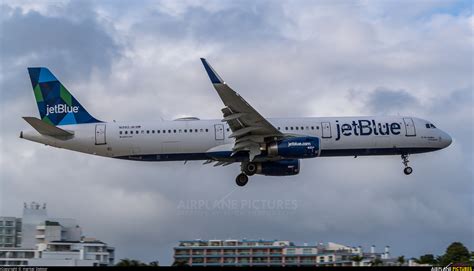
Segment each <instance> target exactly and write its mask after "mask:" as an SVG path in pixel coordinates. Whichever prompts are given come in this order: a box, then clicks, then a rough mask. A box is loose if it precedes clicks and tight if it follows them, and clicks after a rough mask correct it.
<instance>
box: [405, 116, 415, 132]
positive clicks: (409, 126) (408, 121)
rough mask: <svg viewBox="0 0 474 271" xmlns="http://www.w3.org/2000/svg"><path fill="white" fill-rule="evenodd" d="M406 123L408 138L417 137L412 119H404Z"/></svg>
mask: <svg viewBox="0 0 474 271" xmlns="http://www.w3.org/2000/svg"><path fill="white" fill-rule="evenodd" d="M403 122H404V123H405V130H406V136H416V130H415V123H414V122H413V119H412V118H403Z"/></svg>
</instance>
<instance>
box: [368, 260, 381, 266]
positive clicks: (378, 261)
mask: <svg viewBox="0 0 474 271" xmlns="http://www.w3.org/2000/svg"><path fill="white" fill-rule="evenodd" d="M382 264H383V262H382V260H381V259H379V258H374V259H373V260H372V261H370V266H379V265H382Z"/></svg>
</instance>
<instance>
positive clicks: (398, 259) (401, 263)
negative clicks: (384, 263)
mask: <svg viewBox="0 0 474 271" xmlns="http://www.w3.org/2000/svg"><path fill="white" fill-rule="evenodd" d="M397 262H398V265H400V266H401V265H403V264H404V263H405V256H403V255H402V256H400V257H398V258H397Z"/></svg>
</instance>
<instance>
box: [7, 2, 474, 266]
mask: <svg viewBox="0 0 474 271" xmlns="http://www.w3.org/2000/svg"><path fill="white" fill-rule="evenodd" d="M77 3H79V2H75V1H73V2H71V3H66V4H62V5H52V4H49V6H47V7H45V6H44V5H36V4H29V3H26V2H25V4H23V5H22V4H21V3H20V4H19V3H18V2H13V3H9V4H7V5H5V6H3V7H2V16H1V17H2V23H1V24H2V25H1V26H2V35H1V39H2V40H1V41H2V46H3V47H2V49H1V52H0V54H1V55H0V57H1V58H2V76H1V77H0V80H1V83H2V90H1V95H2V107H1V111H0V113H1V115H0V125H1V133H0V139H1V141H0V142H1V143H0V144H1V151H2V155H1V156H0V167H1V172H0V214H1V215H4V214H5V215H19V214H20V213H21V207H22V202H23V201H29V200H36V201H40V202H41V201H47V202H48V206H49V209H50V210H49V211H50V213H51V214H52V215H54V216H65V217H75V218H77V219H79V220H80V222H81V225H82V226H83V227H84V229H85V233H86V234H88V235H92V236H96V237H98V238H100V239H103V240H104V241H106V242H109V243H111V244H112V245H115V246H116V247H117V255H118V257H119V258H121V257H134V258H139V259H142V260H149V261H150V260H155V259H156V258H158V259H159V260H160V261H161V262H162V263H164V264H169V263H170V262H171V254H172V249H171V247H172V246H173V245H176V242H177V240H180V239H194V238H202V239H205V238H269V239H274V238H280V239H289V240H293V241H296V242H301V243H302V242H317V241H336V242H341V243H346V244H350V245H359V244H360V245H363V246H370V245H372V244H375V245H377V247H378V248H381V247H383V246H385V245H387V244H388V245H391V246H392V249H393V251H394V253H395V254H404V255H406V256H418V255H420V254H422V253H435V254H436V253H438V254H439V253H442V252H443V250H444V249H445V247H446V246H447V245H448V244H449V243H450V242H452V241H455V240H460V241H462V242H464V243H465V244H466V245H467V246H468V247H470V248H471V249H472V248H473V247H474V238H473V231H472V228H473V227H472V226H473V217H474V215H473V214H474V211H473V205H472V199H473V195H474V191H473V187H472V174H473V173H472V168H473V167H472V153H473V152H472V135H473V130H472V129H473V128H472V127H474V125H473V123H472V122H473V119H472V116H473V115H472V113H473V112H472V110H473V109H472V108H473V107H472V104H473V103H472V91H473V81H472V76H471V75H472V71H473V67H472V63H471V62H470V57H471V56H472V53H473V52H472V39H471V34H472V30H471V28H470V25H471V24H472V14H471V13H472V12H471V13H468V14H467V15H466V13H463V12H460V13H457V12H456V13H453V12H450V9H449V8H446V7H445V4H439V3H434V4H433V5H432V4H431V3H425V4H424V5H422V4H419V5H417V8H416V10H418V11H416V10H415V11H413V12H410V14H408V15H406V17H404V16H405V15H404V12H402V11H400V10H397V11H393V13H392V9H394V7H393V6H392V7H390V5H389V6H388V7H387V6H386V5H384V4H375V5H373V4H370V5H369V4H368V5H360V4H351V3H349V4H337V5H334V4H328V3H329V2H328V3H317V4H314V3H313V2H303V1H302V2H297V3H294V4H291V5H290V4H285V3H276V2H273V1H272V2H259V3H257V4H255V3H253V2H252V3H250V4H249V3H233V2H225V1H204V2H203V3H195V2H194V1H192V2H191V3H187V2H176V1H169V2H158V3H157V2H154V1H151V2H147V1H142V2H140V3H138V4H135V3H132V2H118V3H117V2H116V1H113V2H107V1H105V2H96V3H95V2H92V3H86V4H84V5H82V1H81V2H80V3H81V5H79V4H77ZM331 3H332V2H331ZM45 5H47V4H45ZM9 6H12V7H9ZM78 9H80V12H77V10H78ZM440 9H441V11H439V10H440ZM446 10H447V11H446ZM66 11H67V12H66ZM387 14H388V15H391V16H386V15H387ZM393 14H397V15H396V16H395V15H393ZM3 15H5V16H3ZM418 16H422V17H423V19H419V17H418ZM6 26H8V27H6ZM45 29H49V31H45ZM31 30H35V31H31ZM41 31H42V32H46V33H45V34H44V35H41ZM20 32H21V33H20ZM33 41H36V42H33ZM42 41H45V42H42ZM46 41H47V42H46ZM53 41H54V42H53ZM201 56H206V57H208V58H209V60H210V61H211V63H212V64H213V66H214V67H215V68H216V69H217V70H218V72H219V73H220V74H221V75H222V77H223V78H224V79H225V80H226V81H227V82H229V83H230V84H231V86H232V87H233V88H234V89H235V90H237V91H239V92H240V93H241V94H242V95H243V96H244V97H245V98H246V99H247V100H248V101H249V102H250V103H251V104H252V105H253V106H254V107H256V108H257V109H258V110H259V111H260V112H261V113H262V114H263V115H264V116H269V117H270V116H305V115H312V116H326V115H333V116H334V115H367V114H373V113H392V114H393V113H395V114H396V113H398V111H403V112H400V113H401V114H402V113H403V114H408V115H416V116H419V117H422V118H426V119H429V120H432V121H433V122H434V123H435V124H436V125H437V126H438V127H440V128H441V129H443V130H446V131H448V132H449V133H450V134H451V135H453V137H454V139H455V142H454V144H453V145H452V146H450V147H449V148H448V149H446V150H443V151H440V152H436V153H428V154H424V155H414V156H413V157H411V158H412V159H411V161H412V162H411V163H412V165H413V167H414V169H415V172H414V173H413V175H411V176H410V177H409V178H407V177H405V176H403V175H402V173H401V168H402V165H401V161H400V159H399V157H383V158H372V157H361V158H358V159H353V158H327V159H313V160H305V161H303V162H302V167H303V168H302V172H301V174H300V175H298V176H294V177H289V178H277V177H263V176H256V177H252V180H251V182H250V183H249V185H248V186H247V187H246V188H245V189H239V188H237V187H235V184H234V182H233V179H234V175H235V174H236V173H237V172H238V166H237V165H231V166H228V167H218V168H214V167H212V166H202V165H201V163H199V162H188V163H187V164H186V165H183V163H181V162H170V163H138V162H129V161H118V160H113V159H105V158H100V157H93V156H87V155H83V154H79V153H73V152H68V151H64V150H59V149H53V148H49V147H44V146H41V145H38V144H34V143H31V142H26V141H24V140H20V139H18V137H17V136H18V131H19V130H21V129H24V128H25V127H27V125H26V124H25V123H23V121H22V120H21V119H20V117H21V116H24V115H36V114H37V113H36V111H37V109H36V107H35V104H34V99H33V95H32V93H31V87H30V83H29V80H28V77H27V75H26V71H25V67H26V66H29V65H44V66H50V67H52V69H53V70H54V72H55V73H56V74H57V75H58V77H60V79H61V81H63V83H65V84H66V85H67V86H68V88H69V89H70V90H71V91H72V92H73V93H74V95H75V96H76V97H77V98H79V99H80V100H81V102H82V103H83V104H84V105H85V106H86V107H87V108H88V109H89V111H91V112H93V113H94V114H95V115H97V117H100V118H102V119H105V120H112V119H117V120H157V119H159V118H160V117H163V118H166V119H170V118H173V117H176V116H179V115H197V116H200V117H205V118H220V117H221V115H220V108H221V107H222V104H221V101H220V100H219V98H218V97H217V95H216V94H215V91H214V90H213V89H212V86H211V84H210V83H209V81H208V78H207V76H206V74H205V73H204V70H203V68H202V67H201V65H200V63H199V60H198V58H199V57H201ZM10 62H11V63H10ZM5 63H7V64H5ZM380 86H385V87H384V88H380ZM12 90H14V91H12ZM183 97H185V98H183ZM7 101H8V102H7ZM222 199H224V200H229V201H231V202H233V203H235V204H237V206H238V207H237V208H230V207H227V208H224V209H222V210H220V209H217V210H216V209H213V208H211V209H208V208H207V207H206V208H204V209H203V208H200V209H199V208H198V209H196V208H190V210H189V208H184V212H183V208H182V207H180V206H182V204H183V203H184V204H186V203H190V201H192V200H194V201H199V202H204V203H207V204H209V203H211V204H212V203H213V202H216V201H218V202H219V200H222ZM447 199H449V200H447ZM275 200H283V201H288V202H296V208H286V209H285V208H284V209H279V210H278V211H279V212H277V213H275V212H274V210H271V209H265V210H264V211H263V212H261V213H256V212H255V209H250V210H249V209H248V208H245V207H244V206H242V205H239V204H242V202H247V201H250V202H254V203H255V202H257V201H260V202H266V203H267V204H271V203H272V202H274V201H275ZM293 207H294V206H293ZM187 211H189V212H187ZM415 240H416V242H415Z"/></svg>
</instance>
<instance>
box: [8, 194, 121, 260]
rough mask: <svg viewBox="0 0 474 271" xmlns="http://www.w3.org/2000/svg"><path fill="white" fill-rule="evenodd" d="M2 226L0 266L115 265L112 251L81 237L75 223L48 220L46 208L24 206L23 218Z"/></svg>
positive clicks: (97, 242)
mask: <svg viewBox="0 0 474 271" xmlns="http://www.w3.org/2000/svg"><path fill="white" fill-rule="evenodd" d="M0 222H2V223H0V238H1V240H0V266H9V265H15V266H16V265H33V266H106V265H113V264H114V260H115V259H114V257H115V249H114V248H113V247H109V246H108V245H107V244H106V243H104V242H101V241H99V240H96V239H94V238H85V237H82V229H81V227H80V226H79V225H78V223H77V221H76V220H75V219H71V218H52V217H48V215H47V212H46V205H45V204H43V205H40V204H38V203H35V202H32V203H31V204H29V205H27V204H26V203H25V206H24V208H23V217H22V218H15V217H0ZM13 238H15V239H14V240H15V241H13Z"/></svg>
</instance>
